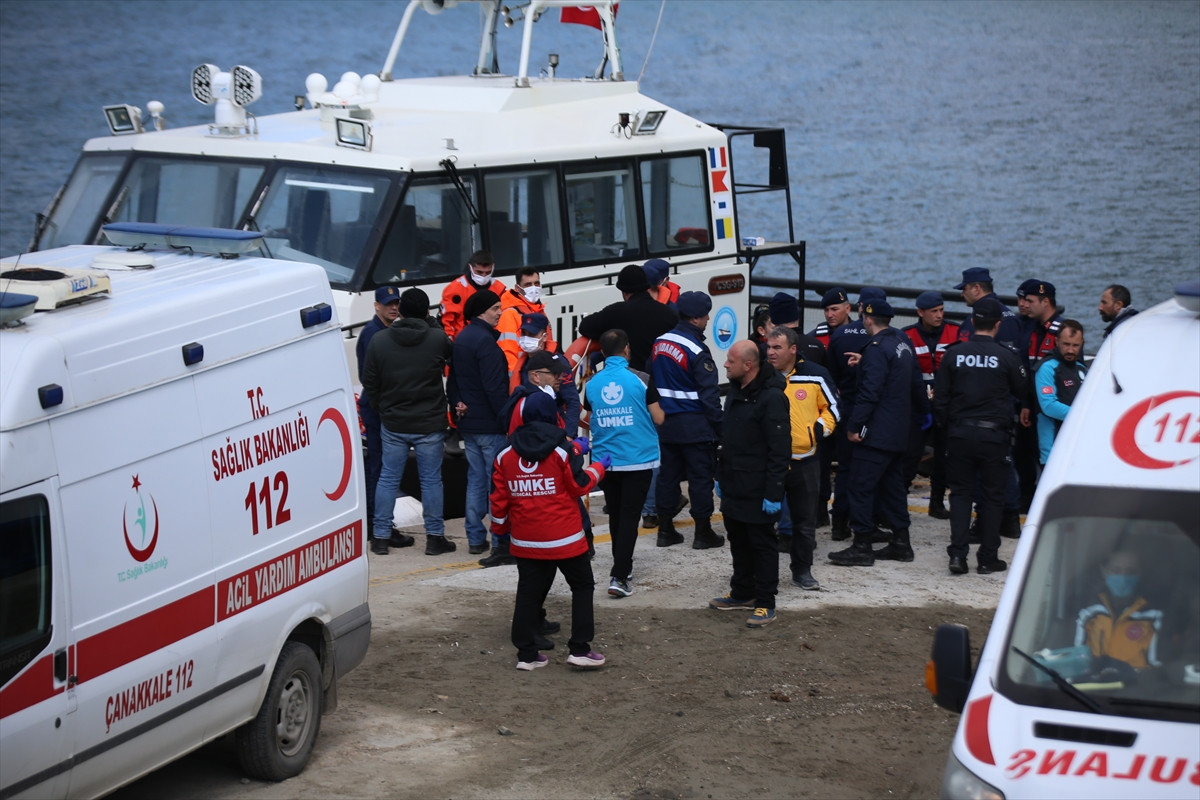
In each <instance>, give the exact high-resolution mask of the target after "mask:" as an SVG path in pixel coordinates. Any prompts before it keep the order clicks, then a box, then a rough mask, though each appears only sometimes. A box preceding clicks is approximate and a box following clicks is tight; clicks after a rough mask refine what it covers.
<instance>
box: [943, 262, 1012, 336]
mask: <svg viewBox="0 0 1200 800" xmlns="http://www.w3.org/2000/svg"><path fill="white" fill-rule="evenodd" d="M993 286H994V284H993V282H992V274H991V273H990V272H989V271H988V269H987V267H968V268H966V269H964V270H963V272H962V281H961V282H960V283H957V284H955V286H954V288H955V289H957V290H958V291H961V292H962V297H963V302H965V303H966V304H967V305H968V306H971V307H974V306H975V304H976V303H977V302H979V301H980V300H983V299H984V298H987V299H988V300H995V301H996V302H997V303H1000V298H999V297H997V296H996V292H995V291H994V290H993ZM1000 308H1001V310H1002V313H1003V317H1002V318H1001V321H1000V328H999V330H998V331H997V333H996V336H995V339H996V341H997V342H999V343H1000V344H1003V345H1007V346H1008V347H1011V348H1012V349H1014V350H1016V351H1017V352H1024V348H1023V347H1022V345H1023V344H1024V342H1025V336H1024V334H1025V330H1024V328H1022V326H1021V320H1020V319H1019V318H1018V317H1017V315H1016V313H1014V312H1013V310H1012V309H1010V308H1009V307H1008V306H1006V305H1004V303H1000ZM974 332H975V323H974V321H973V319H972V317H971V316H968V317H967V318H966V319H965V320H963V324H962V325H961V326H959V328H958V340H959V341H960V342H965V341H966V340H967V339H969V338H970V337H971V334H973V333H974Z"/></svg>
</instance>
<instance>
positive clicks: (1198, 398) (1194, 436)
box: [1112, 391, 1200, 469]
mask: <svg viewBox="0 0 1200 800" xmlns="http://www.w3.org/2000/svg"><path fill="white" fill-rule="evenodd" d="M1151 412H1155V413H1153V414H1152V413H1151ZM1112 448H1113V452H1115V453H1116V454H1117V456H1118V457H1119V458H1120V459H1121V460H1122V461H1124V462H1125V463H1126V464H1129V465H1130V466H1134V467H1138V468H1140V469H1168V468H1170V467H1178V466H1182V465H1183V464H1188V463H1190V462H1192V461H1195V460H1196V459H1197V458H1200V392H1183V391H1181V392H1165V393H1163V394H1156V395H1154V396H1153V397H1147V398H1146V399H1145V400H1143V401H1141V402H1140V403H1138V404H1137V405H1135V406H1133V407H1132V408H1130V409H1129V410H1128V411H1126V412H1125V413H1124V414H1122V415H1121V418H1120V419H1119V420H1117V425H1116V427H1115V428H1113V433H1112ZM1148 451H1149V452H1148ZM1151 453H1153V455H1152V454H1151Z"/></svg>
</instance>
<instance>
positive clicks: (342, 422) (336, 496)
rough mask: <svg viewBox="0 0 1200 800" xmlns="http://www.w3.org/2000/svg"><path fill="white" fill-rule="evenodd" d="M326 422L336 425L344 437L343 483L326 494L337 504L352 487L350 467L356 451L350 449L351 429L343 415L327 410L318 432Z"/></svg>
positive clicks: (331, 409) (318, 426) (319, 423)
mask: <svg viewBox="0 0 1200 800" xmlns="http://www.w3.org/2000/svg"><path fill="white" fill-rule="evenodd" d="M325 420H329V421H331V422H332V423H333V424H334V425H336V426H337V429H338V433H340V434H341V435H342V481H341V483H339V484H338V485H337V488H336V489H334V490H333V491H332V492H326V493H325V496H326V497H328V498H329V499H330V500H333V501H334V502H336V501H338V500H341V499H342V495H343V494H345V493H346V487H347V486H349V485H350V467H351V466H353V464H354V451H353V450H351V449H350V428H349V426H347V425H346V418H345V417H343V416H342V413H341V412H340V411H338V410H337V409H336V408H330V409H326V410H325V413H324V414H322V415H321V420H320V422H318V423H317V430H320V429H321V425H322V424H323V423H324V422H325Z"/></svg>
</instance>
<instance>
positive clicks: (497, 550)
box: [479, 536, 517, 569]
mask: <svg viewBox="0 0 1200 800" xmlns="http://www.w3.org/2000/svg"><path fill="white" fill-rule="evenodd" d="M515 563H517V558H516V556H514V555H513V554H512V553H510V552H509V551H508V537H507V536H506V537H504V538H503V539H497V540H496V546H495V547H493V548H492V552H491V555H488V556H485V557H484V558H481V559H479V566H481V567H483V568H484V569H486V568H488V567H504V566H508V565H509V564H515Z"/></svg>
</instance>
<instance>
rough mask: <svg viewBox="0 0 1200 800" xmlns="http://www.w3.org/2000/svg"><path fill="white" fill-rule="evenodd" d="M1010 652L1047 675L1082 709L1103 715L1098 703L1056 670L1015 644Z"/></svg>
mask: <svg viewBox="0 0 1200 800" xmlns="http://www.w3.org/2000/svg"><path fill="white" fill-rule="evenodd" d="M1012 651H1013V652H1014V653H1016V654H1017V655H1019V656H1020V657H1021V658H1023V659H1025V660H1026V661H1028V662H1029V663H1030V664H1033V666H1034V667H1036V668H1037V669H1039V670H1041V671H1042V672H1044V673H1045V674H1047V675H1049V676H1050V680H1052V681H1054V685H1055V686H1057V687H1058V688H1059V689H1062V691H1063V693H1064V694H1066V695H1067V696H1068V697H1072V698H1074V699H1075V700H1077V701H1079V704H1080V705H1082V706H1083V707H1084V708H1086V709H1087V710H1088V711H1091V712H1092V713H1093V714H1103V713H1104V710H1103V709H1102V708H1100V704H1099V703H1097V702H1096V701H1095V700H1093V699H1092V698H1090V697H1088V696H1087V695H1086V694H1084V693H1083V692H1081V691H1080V690H1079V689H1077V688H1075V686H1074V685H1073V684H1072V683H1071V682H1070V681H1068V680H1067V679H1066V678H1064V677H1063V676H1062V675H1060V674H1058V672H1057V671H1056V670H1054V669H1053V668H1052V667H1047V666H1046V665H1045V664H1043V663H1042V662H1040V661H1038V660H1037V659H1036V658H1034V657H1033V656H1031V655H1029V653H1026V652H1025V651H1024V650H1022V649H1021V648H1019V647H1017V646H1016V645H1015V644H1014V645H1012Z"/></svg>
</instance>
